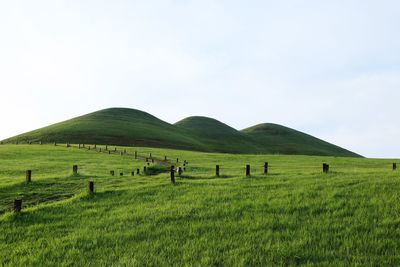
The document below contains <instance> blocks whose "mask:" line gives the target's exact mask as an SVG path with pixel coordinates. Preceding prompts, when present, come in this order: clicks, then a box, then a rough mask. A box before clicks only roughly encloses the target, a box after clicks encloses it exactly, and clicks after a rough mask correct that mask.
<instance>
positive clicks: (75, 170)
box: [72, 165, 78, 175]
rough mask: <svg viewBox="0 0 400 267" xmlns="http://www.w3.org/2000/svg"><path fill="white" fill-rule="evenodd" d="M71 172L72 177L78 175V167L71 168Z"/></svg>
mask: <svg viewBox="0 0 400 267" xmlns="http://www.w3.org/2000/svg"><path fill="white" fill-rule="evenodd" d="M72 172H73V173H74V175H78V165H74V166H72Z"/></svg>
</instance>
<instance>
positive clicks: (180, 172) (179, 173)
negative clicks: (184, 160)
mask: <svg viewBox="0 0 400 267" xmlns="http://www.w3.org/2000/svg"><path fill="white" fill-rule="evenodd" d="M178 175H179V176H181V175H182V168H181V167H178Z"/></svg>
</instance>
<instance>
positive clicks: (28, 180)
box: [26, 170, 32, 183]
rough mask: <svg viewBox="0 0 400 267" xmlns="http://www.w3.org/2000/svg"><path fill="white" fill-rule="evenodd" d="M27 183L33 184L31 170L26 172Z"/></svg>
mask: <svg viewBox="0 0 400 267" xmlns="http://www.w3.org/2000/svg"><path fill="white" fill-rule="evenodd" d="M26 182H27V183H30V182H32V171H31V170H27V171H26Z"/></svg>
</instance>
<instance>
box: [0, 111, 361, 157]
mask: <svg viewBox="0 0 400 267" xmlns="http://www.w3.org/2000/svg"><path fill="white" fill-rule="evenodd" d="M39 141H42V142H44V143H49V142H62V143H67V142H69V143H91V144H93V143H95V144H109V145H136V146H149V147H165V148H176V149H187V150H197V151H207V152H224V153H246V154H257V153H264V154H265V153H270V154H303V155H331V156H358V155H357V154H355V153H352V152H350V151H348V150H345V149H343V148H340V147H337V146H335V145H332V144H330V143H327V142H324V141H322V140H319V139H317V138H314V137H312V136H309V135H307V134H304V133H301V132H298V131H295V130H292V129H289V128H285V127H282V126H279V125H275V124H262V125H257V126H254V127H251V128H248V129H245V130H243V131H238V130H236V129H233V128H232V127H230V126H228V125H226V124H224V123H222V122H220V121H217V120H215V119H212V118H206V117H189V118H186V119H183V120H181V121H179V122H177V123H175V124H174V125H172V124H169V123H167V122H165V121H162V120H160V119H158V118H156V117H154V116H152V115H150V114H148V113H146V112H143V111H139V110H135V109H127V108H110V109H104V110H100V111H97V112H94V113H90V114H87V115H84V116H81V117H77V118H74V119H71V120H67V121H64V122H60V123H57V124H54V125H50V126H48V127H44V128H41V129H38V130H34V131H31V132H28V133H25V134H21V135H18V136H15V137H12V138H9V139H6V140H4V141H3V142H5V143H16V142H19V143H27V142H39Z"/></svg>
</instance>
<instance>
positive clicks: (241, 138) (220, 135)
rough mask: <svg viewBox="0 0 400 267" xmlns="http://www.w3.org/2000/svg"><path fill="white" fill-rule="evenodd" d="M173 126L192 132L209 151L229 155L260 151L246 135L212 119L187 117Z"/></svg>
mask: <svg viewBox="0 0 400 267" xmlns="http://www.w3.org/2000/svg"><path fill="white" fill-rule="evenodd" d="M175 126H177V127H178V128H182V129H186V130H188V131H191V132H193V135H195V136H196V139H197V140H200V141H201V142H202V143H204V144H207V147H208V148H209V151H215V152H231V153H257V152H261V151H262V149H260V148H259V147H258V146H257V144H256V143H254V142H253V140H251V139H250V138H248V136H247V135H246V134H244V133H241V132H239V131H237V130H236V129H234V128H232V127H230V126H228V125H226V124H224V123H222V122H220V121H218V120H215V119H212V118H207V117H200V116H193V117H188V118H186V119H183V120H181V121H179V122H177V123H175Z"/></svg>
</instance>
